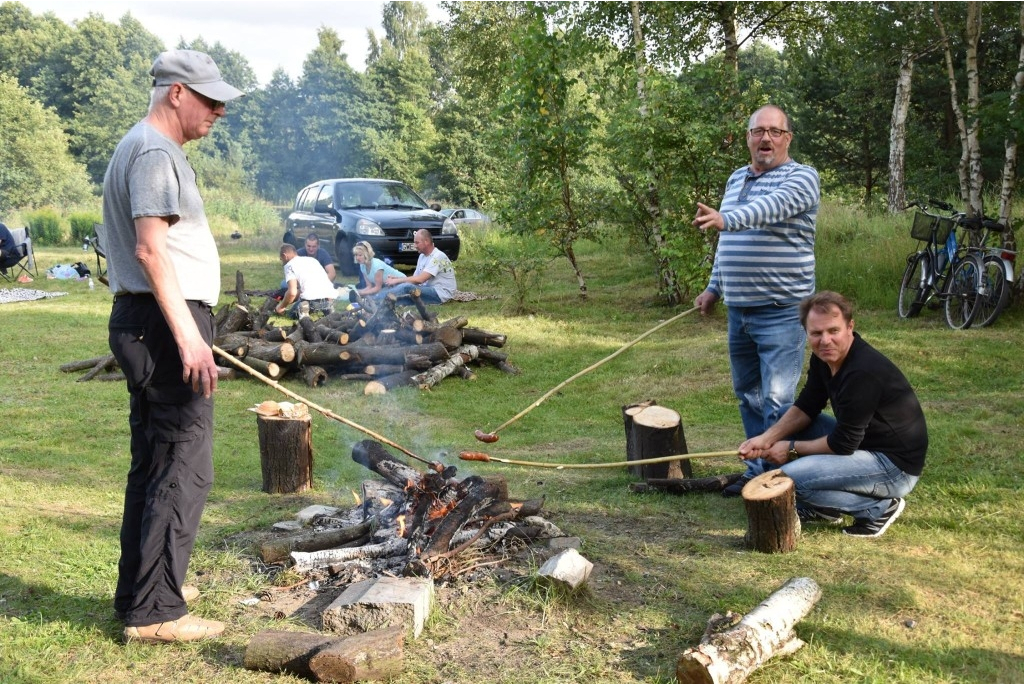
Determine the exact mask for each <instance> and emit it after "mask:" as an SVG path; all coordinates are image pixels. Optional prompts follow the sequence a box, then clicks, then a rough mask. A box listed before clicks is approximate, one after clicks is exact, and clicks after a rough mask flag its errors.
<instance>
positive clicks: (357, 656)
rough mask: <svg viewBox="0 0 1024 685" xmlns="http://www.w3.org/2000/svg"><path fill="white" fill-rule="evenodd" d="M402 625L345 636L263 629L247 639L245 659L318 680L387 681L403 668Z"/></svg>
mask: <svg viewBox="0 0 1024 685" xmlns="http://www.w3.org/2000/svg"><path fill="white" fill-rule="evenodd" d="M405 633H406V630H405V629H404V628H403V627H402V626H395V627H393V628H384V629H381V630H372V631H369V632H366V633H363V634H361V635H350V636H347V637H337V636H326V635H316V634H313V633H299V632H294V631H286V630H264V631H262V632H260V633H257V634H256V635H255V636H253V638H252V639H251V640H250V641H249V645H248V646H247V647H246V649H245V658H244V661H243V663H244V665H245V667H246V668H247V669H249V670H252V671H266V672H268V673H288V674H292V675H296V676H299V677H301V678H306V679H308V680H312V681H313V682H318V683H357V682H387V681H389V680H391V679H392V678H393V677H394V676H396V675H397V674H398V673H399V672H401V670H402V659H403V644H404V642H405Z"/></svg>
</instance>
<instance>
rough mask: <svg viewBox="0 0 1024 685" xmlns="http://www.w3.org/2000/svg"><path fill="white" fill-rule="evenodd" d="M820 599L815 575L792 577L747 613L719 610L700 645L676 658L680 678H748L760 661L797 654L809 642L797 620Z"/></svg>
mask: <svg viewBox="0 0 1024 685" xmlns="http://www.w3.org/2000/svg"><path fill="white" fill-rule="evenodd" d="M819 599H821V588H819V587H818V584H817V583H815V582H814V581H813V580H812V579H810V578H791V579H790V580H789V581H787V582H786V583H785V584H784V585H783V586H782V587H781V588H779V589H778V590H776V591H775V592H774V593H772V595H771V596H770V597H768V599H766V600H765V601H764V602H762V603H761V605H760V606H758V607H757V608H756V609H754V610H753V611H751V612H750V613H749V614H747V615H746V616H743V617H740V616H739V615H737V614H734V613H732V612H728V614H726V615H725V616H723V615H721V614H715V615H714V616H712V617H711V619H709V621H708V628H707V630H706V631H705V633H704V637H702V638H701V641H700V645H699V646H697V647H691V648H690V649H687V650H686V651H685V652H683V654H682V655H681V656H680V657H679V661H678V663H677V664H676V680H677V681H678V682H680V683H743V682H746V679H747V677H748V676H749V675H750V674H751V673H752V672H753V671H754V670H755V669H756V668H758V667H759V666H761V665H762V664H764V663H766V662H767V661H769V660H770V659H772V658H774V657H776V656H785V655H788V654H792V653H793V652H795V651H797V650H798V649H800V648H801V647H803V645H804V642H803V641H802V640H801V639H800V638H798V637H797V636H796V633H794V632H793V628H794V626H796V624H797V623H798V622H800V620H801V619H802V618H803V617H804V616H806V615H807V614H808V613H810V611H811V609H813V608H814V605H815V604H817V603H818V600H819Z"/></svg>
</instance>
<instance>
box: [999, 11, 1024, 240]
mask: <svg viewBox="0 0 1024 685" xmlns="http://www.w3.org/2000/svg"><path fill="white" fill-rule="evenodd" d="M1018 30H1019V32H1020V39H1021V45H1020V54H1019V56H1018V57H1017V73H1016V74H1014V76H1013V81H1012V82H1011V83H1010V106H1009V111H1008V112H1007V119H1009V120H1010V121H1011V122H1012V121H1013V120H1014V119H1016V118H1017V107H1018V103H1019V101H1020V91H1021V89H1022V88H1024V2H1022V3H1021V4H1020V19H1019V20H1018ZM1005 145H1006V161H1005V163H1004V164H1003V182H1002V187H1001V189H1000V191H999V223H1001V224H1002V225H1003V226H1006V228H1007V232H1010V231H1011V229H1010V217H1011V214H1012V211H1013V190H1014V186H1015V185H1016V183H1017V129H1016V128H1014V127H1013V126H1012V125H1011V126H1010V127H1009V130H1008V132H1007V134H1006V141H1005ZM1006 239H1007V236H1005V235H1004V237H1003V240H1004V242H1005V241H1006Z"/></svg>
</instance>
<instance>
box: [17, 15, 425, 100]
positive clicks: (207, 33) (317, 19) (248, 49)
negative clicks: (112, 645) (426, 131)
mask: <svg viewBox="0 0 1024 685" xmlns="http://www.w3.org/2000/svg"><path fill="white" fill-rule="evenodd" d="M19 1H20V2H21V4H23V5H25V6H26V7H28V8H29V9H30V10H31V11H32V12H33V14H43V13H44V12H53V13H54V14H56V15H57V17H59V18H60V19H61V20H63V21H65V22H67V23H68V24H71V23H73V22H74V21H75V20H76V19H82V18H84V17H86V16H88V15H89V13H94V14H100V15H102V16H103V18H104V19H105V20H107V21H109V22H117V21H118V20H119V19H120V18H121V17H122V16H124V14H125V13H128V12H130V13H131V15H132V16H133V17H135V18H136V19H138V20H139V21H140V22H141V23H142V25H143V26H145V27H146V29H147V30H148V31H149V32H150V33H152V34H154V35H156V36H157V37H158V38H160V39H161V40H162V41H163V42H164V46H165V47H167V48H173V47H174V46H175V45H177V44H178V41H179V40H181V39H182V38H184V39H185V40H186V41H191V40H194V39H196V38H198V37H200V36H202V38H203V39H204V40H205V41H206V42H207V43H210V44H211V45H212V44H213V43H217V42H219V43H220V44H221V45H223V46H224V47H226V48H227V49H229V50H234V51H235V52H239V53H241V54H242V55H244V56H245V58H246V59H248V60H249V66H251V67H252V68H253V71H255V72H256V78H258V79H259V82H260V85H266V84H267V83H268V82H269V81H270V76H271V74H273V73H274V70H275V69H276V68H278V67H282V68H283V69H284V70H285V71H286V72H287V73H288V75H289V76H290V77H291V78H292V80H293V81H294V80H296V79H297V78H298V77H299V76H300V75H301V74H302V62H303V60H304V59H305V58H306V55H307V54H309V52H310V50H312V49H313V48H314V47H316V45H317V37H316V32H317V30H318V29H319V28H320V27H321V26H327V27H328V28H332V29H334V30H335V31H336V32H337V33H338V35H339V36H340V37H341V39H342V40H343V41H344V44H343V46H342V52H344V53H345V54H346V55H347V56H348V63H349V64H351V65H352V67H353V68H354V69H356V70H357V71H363V69H364V67H365V62H366V51H367V49H368V48H369V45H370V43H369V41H368V40H367V37H366V30H367V29H373V31H374V33H375V34H376V35H377V36H378V37H381V36H383V35H384V29H383V28H381V25H380V18H381V8H382V7H383V5H384V3H383V2H369V1H364V0H355V1H345V0H322V1H316V0H278V1H277V2H267V1H266V0H244V1H239V0H200V1H196V0H174V2H166V1H165V0H139V1H136V2H127V1H125V0H74V1H68V0H19ZM423 4H425V5H426V6H427V7H428V9H429V16H430V19H431V20H432V21H440V20H443V19H444V18H445V14H444V12H443V11H442V10H441V9H440V8H439V7H438V3H437V2H424V3H423Z"/></svg>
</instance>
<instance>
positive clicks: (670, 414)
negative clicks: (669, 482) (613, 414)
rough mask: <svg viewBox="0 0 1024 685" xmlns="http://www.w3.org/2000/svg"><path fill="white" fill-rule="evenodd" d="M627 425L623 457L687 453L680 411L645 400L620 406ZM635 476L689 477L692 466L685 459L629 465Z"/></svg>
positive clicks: (629, 458) (639, 457)
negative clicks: (624, 454)
mask: <svg viewBox="0 0 1024 685" xmlns="http://www.w3.org/2000/svg"><path fill="white" fill-rule="evenodd" d="M622 419H623V422H624V424H625V427H626V459H627V460H629V461H636V460H638V459H651V458H654V457H667V456H669V455H671V454H686V438H685V437H684V436H683V423H682V419H681V418H680V416H679V412H677V411H675V410H673V409H669V408H668V407H661V406H658V404H657V403H655V402H654V401H653V400H645V401H644V402H639V403H637V404H630V405H626V406H624V407H623V408H622ZM629 472H630V473H631V474H632V475H633V476H635V477H637V478H643V479H645V480H646V479H648V478H684V477H685V478H691V477H693V467H692V466H691V465H690V462H688V461H673V462H666V463H662V464H643V465H640V466H630V467H629Z"/></svg>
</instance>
